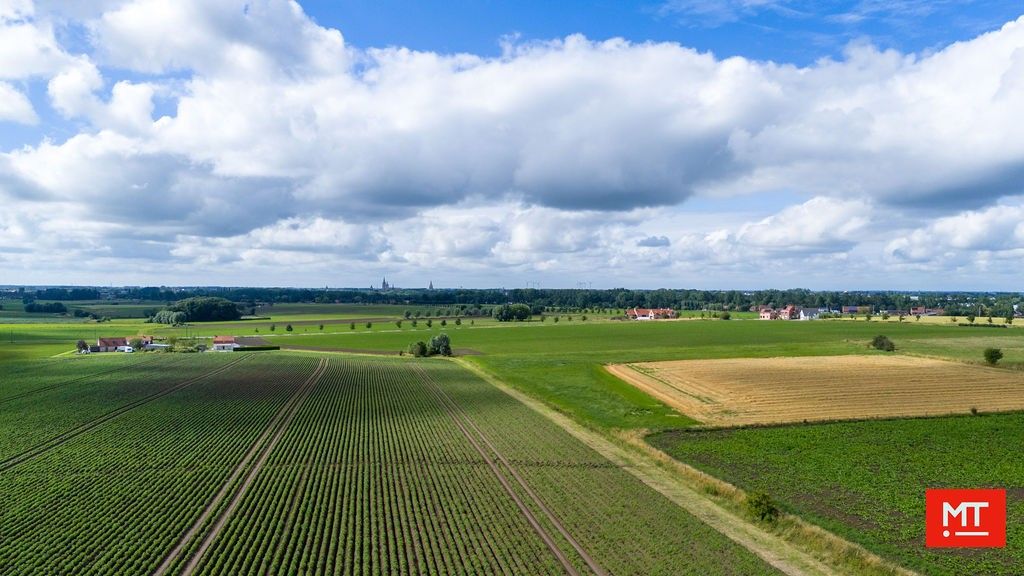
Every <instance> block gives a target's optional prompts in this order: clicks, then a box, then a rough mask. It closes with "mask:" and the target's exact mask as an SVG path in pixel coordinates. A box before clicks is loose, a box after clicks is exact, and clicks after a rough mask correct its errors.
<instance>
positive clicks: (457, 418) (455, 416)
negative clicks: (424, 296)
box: [416, 366, 608, 576]
mask: <svg viewBox="0 0 1024 576" xmlns="http://www.w3.org/2000/svg"><path fill="white" fill-rule="evenodd" d="M416 371H417V372H418V373H419V374H420V375H421V377H422V378H423V379H424V381H425V382H426V383H427V384H428V386H429V388H430V389H432V391H433V392H434V394H435V396H436V397H437V399H438V401H439V403H440V404H441V406H442V407H443V408H444V409H445V411H446V412H448V415H449V416H451V418H452V421H453V422H455V424H456V426H458V427H459V430H461V431H462V433H463V435H464V436H465V437H466V439H467V440H469V442H470V444H472V445H473V447H474V448H475V449H476V451H477V452H478V453H479V454H480V456H481V457H482V458H483V459H484V461H485V462H487V465H488V466H489V467H490V469H491V471H492V472H493V473H494V475H495V476H496V477H497V478H498V480H499V481H500V483H501V485H502V487H504V488H505V491H506V492H508V495H509V496H511V497H512V499H513V500H514V501H515V503H516V505H517V506H519V509H520V510H521V511H522V513H523V515H524V516H525V517H526V519H527V521H528V522H529V523H530V525H531V526H532V527H533V529H534V530H535V531H536V532H537V534H538V535H539V536H540V537H541V539H542V540H544V543H545V544H547V546H548V548H550V549H551V552H552V553H553V554H554V555H555V557H556V558H557V559H558V561H559V563H561V564H562V567H563V568H565V570H566V573H568V574H572V575H574V576H575V575H578V574H579V572H578V571H577V570H576V568H575V567H574V566H573V565H572V563H571V562H569V559H568V558H567V557H566V556H565V553H564V552H563V551H562V550H561V548H559V547H558V545H557V544H555V542H554V540H553V539H552V537H551V535H550V534H548V532H547V530H545V529H544V528H543V527H542V526H541V525H540V523H539V522H538V521H537V518H536V516H535V515H534V514H533V512H532V511H530V509H529V508H528V507H527V506H526V505H525V504H524V503H523V501H522V499H521V498H520V497H519V495H518V494H516V492H515V490H514V489H513V488H512V486H511V485H510V483H509V481H508V479H507V478H505V476H504V475H503V474H502V473H501V471H500V468H499V466H498V465H497V464H495V462H494V460H493V459H492V458H491V457H490V456H488V455H487V452H486V451H485V450H484V449H483V448H481V447H480V444H479V443H478V442H477V440H479V441H481V442H483V443H484V444H486V445H487V447H488V448H489V449H490V451H491V452H492V453H493V454H494V455H495V456H496V457H497V458H498V460H499V461H500V462H501V463H502V464H504V466H505V468H506V469H507V470H508V473H509V474H511V475H512V477H513V478H514V479H515V481H516V482H517V483H518V484H519V485H520V487H521V488H522V489H523V490H524V491H525V492H526V494H527V495H528V496H529V497H530V499H531V500H532V501H533V503H534V504H535V505H536V506H537V507H538V508H540V510H541V511H542V512H544V515H545V516H547V519H548V521H549V522H550V523H551V524H552V525H553V526H554V527H555V529H556V530H558V532H559V533H560V534H561V535H562V537H563V538H565V539H566V541H568V542H569V544H570V545H571V546H572V547H573V549H574V550H576V553H577V554H579V555H580V557H581V558H582V559H583V561H584V562H586V564H587V566H588V567H590V569H591V570H592V571H593V572H594V573H595V574H598V575H599V576H606V575H607V574H608V572H607V571H606V570H605V569H604V568H602V567H601V565H600V564H598V563H597V561H595V560H594V558H593V557H592V556H590V554H589V553H588V552H587V551H586V550H585V549H584V548H583V546H581V545H580V543H579V542H578V541H577V540H576V539H575V538H574V537H573V536H572V534H570V533H569V531H568V530H567V529H566V528H565V525H564V524H562V522H561V520H559V519H558V517H556V516H555V515H554V513H553V512H552V511H551V509H550V508H548V507H547V505H545V504H544V501H543V500H542V499H541V498H540V497H539V496H537V494H536V493H535V492H534V491H533V490H531V489H530V487H529V485H527V484H526V481H525V480H523V478H522V476H520V475H519V473H518V472H516V470H515V468H513V467H512V464H511V463H510V462H509V461H508V460H507V459H506V458H505V456H504V455H503V454H502V453H501V452H500V451H499V450H498V449H497V448H496V447H495V446H494V444H492V443H491V441H490V440H489V439H488V438H487V435H486V434H484V432H483V431H482V430H480V428H479V427H477V425H476V424H475V423H474V422H473V421H472V419H471V418H470V417H469V416H468V415H467V414H466V413H465V411H464V410H462V408H461V407H459V405H458V404H457V403H456V402H455V401H454V400H452V398H451V396H449V395H448V393H447V392H445V391H444V389H443V388H441V387H440V386H439V385H438V384H437V382H435V381H434V379H433V378H432V377H431V376H430V375H429V374H427V372H426V370H424V369H423V368H422V367H421V366H416ZM466 425H468V426H469V427H470V428H472V429H473V431H474V432H475V433H476V436H478V438H476V439H475V438H473V434H471V433H470V432H469V431H468V430H467V429H466Z"/></svg>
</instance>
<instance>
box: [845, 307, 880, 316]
mask: <svg viewBox="0 0 1024 576" xmlns="http://www.w3.org/2000/svg"><path fill="white" fill-rule="evenodd" d="M871 312H874V308H872V307H871V306H843V314H870V313H871Z"/></svg>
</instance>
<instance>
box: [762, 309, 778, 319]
mask: <svg viewBox="0 0 1024 576" xmlns="http://www.w3.org/2000/svg"><path fill="white" fill-rule="evenodd" d="M778 317H779V315H778V313H777V312H775V310H772V309H771V308H762V309H761V315H760V318H761V320H775V319H777V318H778Z"/></svg>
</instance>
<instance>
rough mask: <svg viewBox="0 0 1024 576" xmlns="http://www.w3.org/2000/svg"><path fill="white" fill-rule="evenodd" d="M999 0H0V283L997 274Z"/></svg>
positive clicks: (1007, 217) (970, 277)
mask: <svg viewBox="0 0 1024 576" xmlns="http://www.w3.org/2000/svg"><path fill="white" fill-rule="evenodd" d="M338 4H341V5H342V6H338ZM552 4H557V7H552V6H551V5H552ZM1014 4H1016V3H1015V2H986V1H982V0H978V1H975V2H969V1H960V2H955V1H938V0H906V1H901V2H881V1H878V0H850V1H838V0H834V1H829V2H820V1H816V2H811V1H808V0H788V1H787V0H727V1H710V0H668V1H662V2H658V1H656V0H651V1H638V2H625V1H617V0H616V1H611V0H590V1H583V0H575V1H566V2H559V3H551V2H547V1H540V0H522V1H513V0H488V1H485V0H451V1H446V2H436V3H433V2H431V3H424V2H414V1H412V0H405V1H399V0H372V1H371V0H356V1H352V2H343V3H338V2H330V3H328V2H322V3H313V2H309V3H301V4H300V3H296V2H286V1H284V0H252V1H243V0H217V1H209V0H96V1H93V2H78V1H73V0H37V1H35V2H33V1H32V0H0V284H22V283H29V284H90V285H107V284H145V285H153V284H164V285H195V284H201V285H210V284H219V285H280V286H326V285H329V286H366V285H369V284H370V283H371V282H374V283H379V281H380V278H381V277H382V276H384V275H386V276H387V277H388V279H389V280H390V281H392V282H393V283H394V284H397V285H399V286H424V285H426V284H427V282H428V281H431V280H432V281H433V282H434V284H435V285H436V286H445V287H451V286H466V287H490V286H505V287H516V286H537V285H539V286H542V287H575V286H577V284H578V283H587V284H588V285H592V286H594V287H613V286H626V287H637V288H645V287H646V288H654V287H699V288H718V287H721V288H763V287H808V288H834V289H863V288H892V289H913V290H918V289H933V290H939V289H984V290H988V289H1005V290H1020V289H1021V280H1022V278H1024V274H1022V268H1024V267H1022V263H1024V136H1022V134H1024V131H1022V127H1024V17H1021V13H1022V12H1024V9H1021V8H1020V7H1019V6H1017V7H1014V6H1013V5H1014Z"/></svg>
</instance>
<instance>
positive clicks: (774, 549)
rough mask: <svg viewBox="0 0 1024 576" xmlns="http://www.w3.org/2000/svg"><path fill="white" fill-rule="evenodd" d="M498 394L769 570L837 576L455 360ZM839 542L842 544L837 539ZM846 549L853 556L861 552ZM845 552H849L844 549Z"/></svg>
mask: <svg viewBox="0 0 1024 576" xmlns="http://www.w3.org/2000/svg"><path fill="white" fill-rule="evenodd" d="M455 362H457V363H458V364H460V365H462V366H464V367H466V368H467V369H469V370H471V371H473V372H474V373H476V374H478V375H480V376H481V377H482V378H484V379H485V380H487V381H488V382H490V383H491V384H493V385H494V386H496V387H498V388H499V389H500V390H502V391H503V392H505V393H506V394H508V395H509V396H512V397H513V398H515V399H516V400H519V401H520V402H522V403H523V404H525V405H527V406H529V407H530V408H532V409H533V410H534V411H536V412H538V413H540V414H541V415H543V416H545V417H547V418H548V419H549V420H551V421H552V422H554V423H555V424H558V425H559V426H560V427H562V428H563V429H564V430H565V431H566V432H568V433H570V434H572V435H573V436H575V437H576V438H577V439H579V440H580V441H582V442H583V443H584V444H586V445H588V446H590V447H591V448H593V449H594V450H596V451H597V452H598V453H599V454H601V455H602V456H604V457H605V458H607V459H608V460H610V461H611V462H612V463H614V464H616V465H618V466H620V467H622V468H623V469H624V470H626V471H627V472H629V473H630V474H632V475H633V476H635V477H636V478H637V479H639V480H640V481H641V482H643V483H644V484H647V485H648V486H650V487H651V488H654V489H655V490H657V491H658V492H660V493H661V494H663V495H664V496H665V497H667V498H668V499H669V500H671V501H672V502H674V503H675V504H676V505H678V506H680V507H681V508H683V509H684V510H686V511H687V512H689V513H690V514H693V515H694V516H696V517H697V518H699V519H700V520H701V521H703V522H704V523H705V524H707V525H708V526H711V527H712V528H714V529H715V530H717V531H719V532H721V533H722V534H724V535H725V536H726V537H728V538H729V539H731V540H733V541H734V542H736V543H737V544H739V545H741V546H743V547H744V548H746V549H748V550H750V551H751V552H753V553H754V554H756V555H757V556H759V557H760V558H761V559H763V560H764V561H765V562H767V563H768V564H771V565H772V566H774V567H775V568H777V569H778V570H780V571H782V572H783V573H785V574H787V575H788V576H832V575H835V574H839V572H838V571H837V570H835V569H833V568H831V567H830V566H828V565H826V564H825V563H823V562H821V561H820V560H818V559H817V558H814V557H813V556H811V555H810V554H808V553H807V552H805V551H804V550H802V549H799V548H797V547H796V546H794V545H793V544H792V543H790V542H787V541H786V540H783V539H782V538H781V537H779V536H778V535H775V534H772V533H769V532H767V531H765V530H764V529H762V528H761V527H759V526H757V525H755V524H752V523H751V522H749V521H747V520H745V519H743V518H740V517H739V516H737V515H735V514H733V513H732V512H730V511H728V510H725V509H724V508H722V507H721V506H719V505H718V504H716V503H715V502H714V501H713V500H712V499H711V498H710V497H709V495H707V494H705V493H704V492H702V491H701V487H700V486H696V485H694V483H692V482H691V481H690V480H689V479H688V478H686V477H683V476H680V475H679V474H677V473H675V472H673V471H671V470H667V469H666V468H665V467H663V465H662V463H661V462H659V461H658V460H657V459H655V458H654V457H652V456H651V455H649V454H647V453H644V452H642V451H640V450H638V449H637V448H635V447H623V446H620V445H619V444H617V443H615V442H613V441H611V440H609V439H607V438H605V437H604V436H601V435H600V434H598V433H597V432H594V431H592V430H590V429H587V428H585V427H583V426H582V425H580V424H577V423H576V422H574V421H573V420H572V419H570V418H569V417H568V416H566V415H564V414H561V413H559V412H557V411H555V410H554V409H552V408H549V407H548V406H546V405H544V404H543V403H542V402H540V401H538V400H535V399H533V398H531V397H530V396H527V395H526V394H523V393H522V392H520V391H518V390H516V389H514V388H512V387H510V386H508V385H506V384H505V383H504V382H502V381H501V380H499V379H497V378H496V377H494V376H493V375H491V374H490V373H488V372H486V371H484V370H483V369H481V368H480V367H478V366H476V365H475V364H472V363H470V362H466V361H464V360H455ZM837 540H838V539H837ZM844 544H848V547H849V549H850V550H858V551H861V549H860V548H859V547H856V546H855V545H853V544H849V543H845V542H844ZM844 550H845V548H844Z"/></svg>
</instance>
